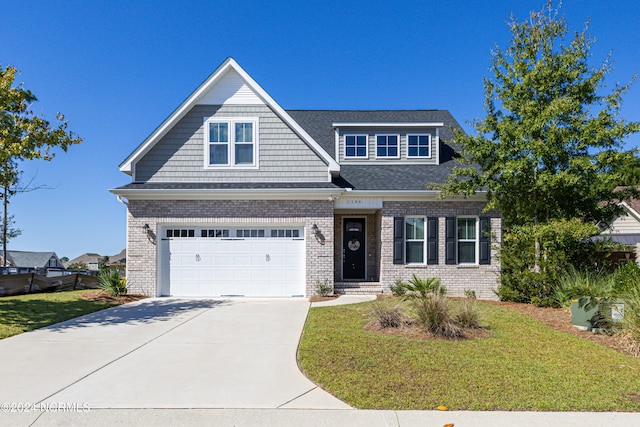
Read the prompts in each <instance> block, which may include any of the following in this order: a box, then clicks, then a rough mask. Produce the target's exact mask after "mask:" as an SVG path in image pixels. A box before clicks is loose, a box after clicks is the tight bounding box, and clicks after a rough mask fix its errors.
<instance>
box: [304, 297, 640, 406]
mask: <svg viewBox="0 0 640 427" xmlns="http://www.w3.org/2000/svg"><path fill="white" fill-rule="evenodd" d="M478 308H479V310H480V312H481V314H482V319H483V322H482V324H483V325H487V326H488V327H489V328H490V329H491V334H490V336H489V337H488V338H482V339H477V340H467V341H432V340H413V339H409V338H402V337H394V336H388V335H381V334H375V333H372V332H367V331H364V330H363V329H362V327H363V326H364V325H365V324H366V323H367V322H368V321H369V320H370V319H369V316H368V313H369V312H370V310H371V303H363V304H355V305H344V306H335V307H315V308H312V309H310V311H309V316H308V319H307V322H306V324H305V327H304V333H303V336H302V340H301V342H300V347H299V351H298V360H299V363H300V366H301V368H302V370H303V371H304V372H305V374H306V375H307V376H308V377H309V378H310V379H311V380H312V381H314V382H316V383H317V384H318V385H320V386H321V387H322V388H324V389H325V390H327V391H329V392H330V393H331V394H333V395H335V396H336V397H338V398H339V399H341V400H343V401H345V402H346V403H348V404H349V405H351V406H353V407H356V408H360V409H436V408H437V407H438V406H439V405H444V406H447V407H448V408H449V409H451V410H509V411H515V410H529V411H640V359H634V358H632V357H630V356H626V355H623V354H621V353H618V352H616V351H615V350H612V349H610V348H606V347H604V346H601V345H599V344H596V343H593V342H591V341H587V340H584V339H581V338H578V337H575V336H572V335H569V334H566V333H562V332H559V331H556V330H554V329H551V328H549V327H547V326H545V325H544V324H542V323H541V322H539V321H538V320H535V319H533V318H531V317H530V316H527V315H525V314H522V313H518V312H515V311H512V310H508V309H505V308H502V307H498V306H495V305H490V304H483V303H481V302H479V303H478Z"/></svg>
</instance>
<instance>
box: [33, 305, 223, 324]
mask: <svg viewBox="0 0 640 427" xmlns="http://www.w3.org/2000/svg"><path fill="white" fill-rule="evenodd" d="M230 304H233V302H232V301H231V300H213V299H198V300H187V299H169V298H166V299H164V298H154V299H147V300H141V301H138V302H136V303H131V304H125V305H120V306H117V307H112V308H108V309H106V310H101V311H97V312H94V313H91V314H87V315H86V316H82V317H78V318H75V319H71V320H67V321H65V322H62V323H58V324H55V325H51V326H48V327H46V328H44V329H46V330H48V331H51V332H65V331H66V330H68V329H76V328H86V327H95V326H99V325H109V326H112V325H119V324H129V325H141V324H145V323H157V322H162V321H168V320H172V319H175V318H177V317H179V316H184V315H188V314H189V313H192V312H196V311H200V310H206V309H211V308H214V307H219V306H225V305H230Z"/></svg>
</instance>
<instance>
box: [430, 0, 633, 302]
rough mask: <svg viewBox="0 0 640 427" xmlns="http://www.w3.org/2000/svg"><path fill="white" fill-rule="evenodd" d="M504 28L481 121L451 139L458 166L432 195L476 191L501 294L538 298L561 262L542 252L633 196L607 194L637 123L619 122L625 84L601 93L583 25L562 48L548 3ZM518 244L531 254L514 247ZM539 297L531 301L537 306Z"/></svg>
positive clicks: (562, 27)
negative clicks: (500, 224)
mask: <svg viewBox="0 0 640 427" xmlns="http://www.w3.org/2000/svg"><path fill="white" fill-rule="evenodd" d="M508 27H509V30H510V32H511V35H512V39H511V44H510V45H509V47H508V48H507V49H506V50H504V51H503V50H501V49H500V48H499V47H496V48H495V50H494V51H493V52H492V57H493V60H492V67H491V73H492V75H491V76H490V77H487V78H485V79H484V89H485V110H486V117H485V118H484V119H482V120H476V121H475V122H474V127H475V130H476V134H475V135H465V134H463V133H457V134H456V136H455V142H456V143H457V144H458V146H459V147H460V150H461V153H462V156H461V157H460V159H459V161H460V164H459V165H458V166H456V167H455V168H454V170H453V173H452V174H451V176H450V177H449V179H448V181H447V182H446V183H445V184H441V185H434V187H435V188H438V189H440V190H442V193H443V195H446V194H464V195H471V194H474V193H475V192H476V191H478V189H480V188H482V189H484V190H486V192H487V198H488V206H487V209H498V210H500V212H501V213H502V216H503V221H504V231H505V236H504V239H503V245H502V248H501V257H502V260H503V269H504V271H505V273H504V274H503V276H502V281H501V286H505V285H506V286H507V287H510V286H515V285H514V283H516V282H518V280H520V281H522V280H528V283H529V284H531V283H534V284H535V286H533V287H534V288H535V287H537V288H538V289H537V291H540V289H539V288H540V287H542V288H544V289H549V288H550V286H551V283H550V281H552V279H553V278H554V269H558V268H562V266H561V265H560V264H563V263H561V262H560V259H561V257H559V256H558V254H557V253H553V254H552V253H550V252H549V251H551V250H553V251H562V250H563V247H575V246H576V244H577V243H578V242H577V241H574V242H573V243H571V242H570V238H569V237H571V236H572V237H571V238H573V239H583V240H584V238H585V237H589V236H586V235H584V231H585V228H584V227H583V226H582V224H581V222H583V221H584V222H587V223H594V222H597V221H608V220H610V219H611V218H612V217H613V216H614V215H615V214H617V213H619V212H620V207H619V206H618V205H617V203H616V202H617V201H619V200H620V199H626V198H629V197H631V196H636V197H637V196H638V194H639V193H638V190H637V189H636V188H635V187H628V188H625V189H624V190H622V191H621V192H614V189H615V188H616V186H618V185H620V184H621V183H623V182H624V181H625V170H626V169H628V165H630V164H633V162H634V161H636V156H635V154H636V153H635V151H633V150H629V151H625V150H624V149H623V142H624V140H625V139H626V138H627V137H628V136H629V135H631V134H633V133H636V132H638V131H640V123H638V122H628V121H626V120H624V119H622V118H621V117H620V116H619V109H620V105H621V103H622V96H623V95H624V94H625V93H626V92H627V91H628V89H629V84H627V85H622V86H621V85H617V84H616V86H615V88H613V90H611V91H610V92H609V93H606V94H602V93H601V91H602V88H603V87H604V79H605V76H606V75H607V74H608V73H609V72H610V71H611V65H610V58H607V59H606V60H605V61H604V62H603V63H602V64H601V65H600V66H599V67H596V68H593V67H590V66H589V64H588V62H587V59H588V58H589V56H590V50H591V46H592V44H593V39H591V38H590V36H589V34H588V33H587V30H588V25H585V28H584V29H583V30H582V31H581V32H577V33H575V34H574V36H573V38H571V39H569V40H567V31H568V30H567V24H566V22H565V19H564V18H562V17H559V16H558V9H557V8H555V7H554V5H553V2H552V1H549V2H547V4H546V6H545V8H543V9H542V10H541V11H539V12H532V13H531V14H530V17H529V20H526V21H524V22H518V21H516V20H515V19H514V18H513V17H512V18H511V21H510V22H509V24H508ZM576 220H577V221H576ZM565 221H568V222H565ZM549 226H551V228H552V229H554V228H556V229H557V230H558V231H557V233H554V232H551V233H550V232H549V228H548V227H549ZM540 227H542V229H540ZM522 230H527V232H528V234H527V233H522V232H521V231H522ZM593 232H594V233H595V229H594V231H593ZM560 234H562V236H564V237H562V238H561V239H560V240H558V239H556V237H558V236H559V235H560ZM567 236H568V237H567ZM578 236H580V237H578ZM530 237H532V239H531V238H530ZM543 239H551V240H546V241H544V240H543ZM560 241H561V242H562V243H561V244H560V243H559V242H560ZM527 242H529V243H531V244H532V245H533V246H532V250H531V251H529V249H528V248H529V247H527V248H524V247H523V244H524V243H527ZM545 248H546V249H545ZM529 256H531V257H530V258H529ZM506 260H508V261H506ZM550 260H556V261H557V262H556V264H554V263H553V262H551V261H550ZM567 262H568V263H572V262H573V260H571V259H570V260H568V261H567ZM558 263H560V264H558ZM525 267H526V268H527V269H524V270H523V269H522V268H525ZM529 273H532V274H529ZM524 276H527V277H524ZM510 280H513V282H510ZM518 286H519V287H520V289H522V286H520V284H518ZM544 289H543V290H544ZM545 292H546V291H544V292H541V293H540V292H539V293H538V294H536V295H535V296H536V297H537V298H538V299H541V300H542V299H544V298H545ZM532 295H533V294H532V293H531V292H530V291H529V292H525V293H524V295H520V296H519V297H518V298H521V299H530V297H531V296H532Z"/></svg>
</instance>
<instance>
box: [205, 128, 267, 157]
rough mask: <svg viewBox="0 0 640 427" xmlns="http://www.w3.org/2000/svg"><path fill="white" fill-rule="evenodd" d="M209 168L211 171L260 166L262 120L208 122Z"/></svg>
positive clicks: (206, 155) (206, 132)
mask: <svg viewBox="0 0 640 427" xmlns="http://www.w3.org/2000/svg"><path fill="white" fill-rule="evenodd" d="M204 128H205V132H204V133H205V165H206V166H207V167H210V168H223V167H232V168H247V167H255V166H256V165H257V135H258V119H253V118H251V119H247V118H237V119H219V118H212V119H208V120H207V121H205V126H204Z"/></svg>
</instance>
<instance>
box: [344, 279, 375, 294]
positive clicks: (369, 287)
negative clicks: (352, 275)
mask: <svg viewBox="0 0 640 427" xmlns="http://www.w3.org/2000/svg"><path fill="white" fill-rule="evenodd" d="M333 291H334V292H335V293H336V294H338V295H374V294H381V293H382V283H380V282H335V283H334V284H333Z"/></svg>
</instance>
